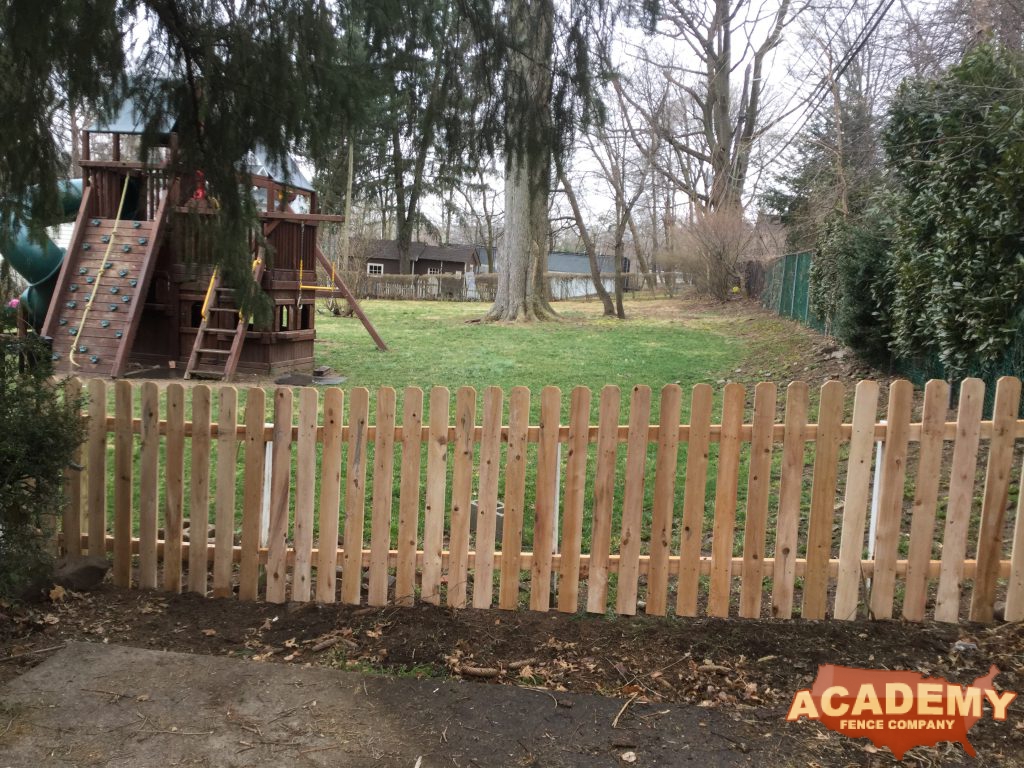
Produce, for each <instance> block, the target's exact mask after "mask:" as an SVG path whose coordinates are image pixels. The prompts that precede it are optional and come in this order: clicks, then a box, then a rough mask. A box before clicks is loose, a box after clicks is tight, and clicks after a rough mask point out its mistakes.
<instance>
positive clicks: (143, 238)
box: [139, 237, 149, 245]
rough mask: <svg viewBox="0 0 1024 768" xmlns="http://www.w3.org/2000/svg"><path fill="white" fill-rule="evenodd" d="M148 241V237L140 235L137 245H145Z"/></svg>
mask: <svg viewBox="0 0 1024 768" xmlns="http://www.w3.org/2000/svg"><path fill="white" fill-rule="evenodd" d="M148 242H149V238H146V237H140V238H139V245H145V244H146V243H148Z"/></svg>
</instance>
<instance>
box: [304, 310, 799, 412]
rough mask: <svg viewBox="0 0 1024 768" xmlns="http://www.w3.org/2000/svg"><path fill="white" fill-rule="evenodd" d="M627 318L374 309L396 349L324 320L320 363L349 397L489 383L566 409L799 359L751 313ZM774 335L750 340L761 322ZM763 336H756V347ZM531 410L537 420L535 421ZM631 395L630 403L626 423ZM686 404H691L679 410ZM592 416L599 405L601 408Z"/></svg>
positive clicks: (641, 313)
mask: <svg viewBox="0 0 1024 768" xmlns="http://www.w3.org/2000/svg"><path fill="white" fill-rule="evenodd" d="M626 306H627V315H628V318H629V319H627V320H626V321H621V320H611V319H606V318H602V317H601V316H600V305H599V304H598V303H596V302H590V303H587V302H571V303H562V304H559V305H557V308H558V309H559V311H560V313H561V315H562V321H561V322H556V323H540V324H533V325H506V324H493V323H487V324H485V323H474V322H472V321H473V320H476V319H478V318H479V317H481V315H482V314H483V312H484V311H485V309H486V307H485V306H484V305H481V304H474V303H446V302H395V301H370V302H366V304H365V305H364V308H365V310H366V313H367V314H368V315H369V317H370V318H371V320H372V321H373V322H374V324H375V326H376V327H377V329H378V331H379V332H380V334H381V336H382V337H383V338H384V340H385V341H386V342H387V344H388V346H389V347H390V350H389V351H388V352H379V351H377V349H376V348H375V347H374V345H373V343H372V341H371V340H370V338H369V336H368V335H367V333H366V331H365V330H364V329H363V327H362V325H361V324H360V323H359V321H358V320H356V319H355V318H334V317H330V316H328V315H320V316H318V318H317V333H318V340H317V346H316V359H317V362H318V363H321V364H327V365H330V366H332V367H333V368H334V369H335V371H336V372H338V373H339V374H341V375H343V376H345V377H347V381H346V382H345V383H344V384H343V385H342V387H343V388H344V389H349V388H351V387H353V386H363V387H368V388H370V390H371V391H373V390H375V389H377V388H378V387H381V386H390V387H394V388H395V389H396V390H397V392H398V395H399V401H401V394H402V390H403V389H404V388H405V387H408V386H418V387H422V388H423V390H424V391H427V390H428V389H429V388H430V387H432V386H438V385H440V386H445V387H448V388H450V389H451V390H452V393H453V395H454V391H455V390H456V389H457V388H458V387H460V386H472V387H475V388H476V389H477V391H478V393H482V391H483V389H484V388H485V387H488V386H500V387H502V388H504V389H505V390H506V391H507V390H509V389H511V388H512V387H514V386H519V385H522V386H526V387H529V388H530V390H531V391H533V392H534V393H535V395H539V393H540V390H541V388H543V387H545V386H556V387H559V388H560V389H561V390H562V394H563V396H564V398H565V400H566V406H565V408H563V414H567V413H568V411H567V408H568V405H567V402H568V395H569V392H570V391H571V390H572V388H573V387H575V386H579V385H583V386H587V387H590V388H591V389H592V390H593V391H594V393H595V395H596V393H597V392H598V391H599V390H600V389H601V387H603V386H605V385H606V384H615V385H618V386H621V387H623V388H624V389H628V388H629V387H632V386H633V385H635V384H647V385H648V386H650V387H651V388H652V389H653V390H654V391H655V398H654V400H655V405H654V415H655V416H657V395H656V393H657V391H658V390H659V389H660V388H661V387H663V386H664V385H665V384H668V383H672V382H676V383H678V384H680V385H681V386H682V387H683V389H684V390H687V389H689V387H691V386H692V385H694V384H696V383H699V382H709V383H711V384H715V383H716V382H719V381H722V380H725V379H729V378H735V373H736V369H737V368H740V369H741V370H744V368H745V367H747V366H748V363H749V361H750V360H751V358H753V357H755V356H760V355H763V354H766V353H767V354H770V355H773V356H776V357H781V358H785V357H787V356H790V357H792V356H793V354H794V352H793V350H792V349H790V347H792V341H793V338H794V337H793V335H792V327H793V326H792V324H790V323H787V322H785V321H782V320H778V319H774V318H770V317H765V316H763V315H760V313H759V312H758V311H757V310H755V309H753V308H751V307H748V309H749V313H743V314H741V315H737V314H735V313H724V312H722V311H721V310H720V309H719V308H716V307H714V306H706V305H700V304H696V303H692V302H691V303H687V302H684V301H681V300H633V301H629V302H627V305H626ZM755 323H756V325H757V326H763V327H762V328H760V330H762V331H764V330H767V331H768V333H767V334H763V333H752V331H753V330H755V329H753V328H751V327H750V326H751V325H752V324H755ZM758 336H760V338H758ZM536 405H537V404H536V403H535V404H534V417H536V413H537V411H536ZM627 407H628V397H627V398H625V399H624V400H623V416H625V412H626V408H627ZM685 409H686V406H684V411H685ZM593 413H594V416H595V417H596V414H597V399H596V397H595V399H594V410H593Z"/></svg>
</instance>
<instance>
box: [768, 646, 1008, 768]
mask: <svg viewBox="0 0 1024 768" xmlns="http://www.w3.org/2000/svg"><path fill="white" fill-rule="evenodd" d="M998 674H999V670H998V669H997V668H996V667H994V666H993V667H991V668H990V669H989V671H988V674H987V675H986V676H985V677H979V678H978V679H977V680H975V681H974V682H973V683H972V684H971V685H968V686H966V687H965V686H962V685H954V684H952V683H950V682H949V681H947V680H945V679H943V678H941V677H924V676H923V675H921V674H918V673H917V672H891V671H887V670H875V669H857V668H855V667H838V666H835V665H834V664H822V665H821V666H820V667H818V676H817V677H816V678H815V680H814V685H813V686H812V687H811V688H805V689H803V690H802V691H797V692H796V695H795V696H794V697H793V703H792V704H791V705H790V707H789V714H787V715H786V720H788V721H790V722H792V721H794V720H799V719H800V718H801V717H807V718H808V719H810V720H818V721H820V722H821V724H822V725H824V726H825V727H826V728H828V729H829V730H832V731H836V732H837V733H841V734H843V735H844V736H850V737H853V738H868V739H870V740H871V743H872V744H874V745H875V746H876V747H888V748H889V749H890V750H892V753H893V755H895V757H896V759H897V760H901V759H903V755H904V753H905V752H906V751H907V750H908V749H912V748H913V747H923V746H927V747H930V746H934V745H935V744H938V743H939V742H940V741H954V742H959V743H960V744H961V745H963V748H964V751H966V752H967V754H968V755H970V756H971V757H974V756H975V751H974V747H973V746H972V745H971V742H970V741H968V739H967V732H968V731H970V730H971V728H972V727H973V726H974V724H975V723H976V722H978V720H980V719H981V717H982V714H983V705H984V704H988V705H989V706H990V707H991V710H992V719H993V720H998V721H1001V720H1006V710H1007V709H1008V708H1009V706H1010V704H1011V703H1012V702H1013V700H1014V699H1015V698H1017V694H1016V693H1013V692H1011V691H997V690H995V688H993V686H992V682H993V681H994V680H995V678H996V675H998Z"/></svg>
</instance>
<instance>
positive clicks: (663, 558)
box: [644, 384, 683, 616]
mask: <svg viewBox="0 0 1024 768" xmlns="http://www.w3.org/2000/svg"><path fill="white" fill-rule="evenodd" d="M682 399H683V390H682V389H681V388H680V386H679V385H678V384H666V385H665V386H664V387H662V390H661V406H660V409H659V414H660V415H659V417H658V424H659V429H658V454H657V458H656V459H655V465H654V497H653V499H652V502H651V503H652V509H651V554H650V556H651V562H650V566H649V569H648V574H647V607H646V608H645V609H644V610H645V612H646V613H649V614H651V615H653V616H664V615H665V613H666V611H667V610H668V594H667V592H668V559H669V555H670V554H671V551H672V511H673V508H674V507H675V495H676V469H677V468H678V464H679V419H680V410H681V408H682Z"/></svg>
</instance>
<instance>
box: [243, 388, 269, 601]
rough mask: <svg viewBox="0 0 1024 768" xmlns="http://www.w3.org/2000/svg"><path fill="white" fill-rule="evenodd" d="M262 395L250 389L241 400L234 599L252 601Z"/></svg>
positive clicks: (261, 453) (260, 489)
mask: <svg viewBox="0 0 1024 768" xmlns="http://www.w3.org/2000/svg"><path fill="white" fill-rule="evenodd" d="M266 397H267V396H266V392H264V391H263V389H262V388H261V387H252V388H250V389H249V390H248V391H247V392H246V400H245V478H244V480H243V483H244V485H243V489H242V553H241V560H240V562H239V565H238V599H239V600H255V599H256V597H257V595H258V594H259V580H260V563H259V549H260V516H261V515H262V512H263V473H264V469H265V463H266V447H267V444H266V440H265V439H264V436H263V435H264V431H263V427H264V424H265V421H266V419H265V415H264V414H265V411H266Z"/></svg>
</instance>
